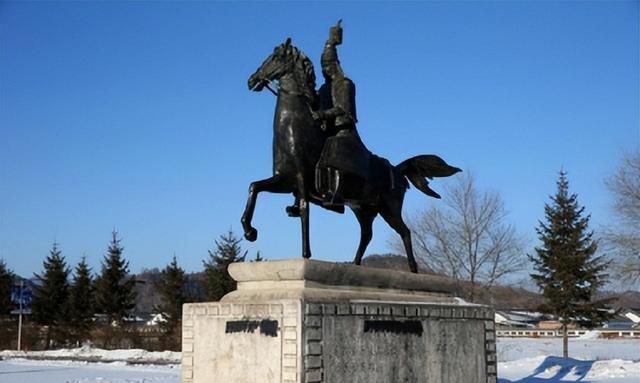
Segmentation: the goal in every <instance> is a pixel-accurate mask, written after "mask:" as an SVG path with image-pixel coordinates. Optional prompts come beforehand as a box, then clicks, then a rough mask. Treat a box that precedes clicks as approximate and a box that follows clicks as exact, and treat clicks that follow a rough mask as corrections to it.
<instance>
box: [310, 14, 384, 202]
mask: <svg viewBox="0 0 640 383" xmlns="http://www.w3.org/2000/svg"><path fill="white" fill-rule="evenodd" d="M340 44H342V27H341V26H340V21H339V22H338V24H337V25H336V26H334V27H331V29H330V31H329V39H328V40H327V42H326V43H325V46H324V50H323V52H322V57H321V63H322V74H323V76H324V78H325V83H324V84H323V85H322V86H321V87H320V90H319V91H318V100H319V110H317V111H315V112H313V117H314V119H315V120H317V121H319V122H321V123H322V129H323V130H324V131H325V132H327V133H328V134H329V138H327V141H326V143H325V145H324V148H323V150H322V154H321V156H320V160H319V161H318V165H317V167H316V189H317V190H318V191H319V192H320V193H321V194H322V196H323V200H324V204H326V205H329V206H331V205H343V204H344V200H343V195H342V190H341V187H342V185H341V184H342V183H343V178H344V176H345V175H349V178H352V177H354V176H355V177H358V178H360V179H362V180H364V179H366V178H367V175H368V171H369V158H370V156H371V153H370V152H369V151H368V150H367V149H366V147H365V146H364V144H363V143H362V140H361V139H360V136H359V135H358V131H357V130H356V122H357V121H358V120H357V117H356V102H355V99H356V87H355V85H354V84H353V82H352V81H351V80H350V79H349V78H348V77H346V76H345V75H344V72H343V71H342V68H341V67H340V61H339V60H338V52H337V49H336V46H337V45H340Z"/></svg>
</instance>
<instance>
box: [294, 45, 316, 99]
mask: <svg viewBox="0 0 640 383" xmlns="http://www.w3.org/2000/svg"><path fill="white" fill-rule="evenodd" d="M292 48H293V50H292V52H293V60H294V63H295V70H294V76H295V77H296V82H297V83H298V84H300V85H302V86H304V89H301V91H302V92H303V93H304V95H305V96H306V97H307V98H308V99H309V101H310V102H311V104H312V105H315V102H316V73H315V69H314V68H313V63H312V62H311V60H309V58H308V57H307V56H306V55H305V54H304V53H303V52H302V51H301V50H300V49H298V48H297V47H295V46H292Z"/></svg>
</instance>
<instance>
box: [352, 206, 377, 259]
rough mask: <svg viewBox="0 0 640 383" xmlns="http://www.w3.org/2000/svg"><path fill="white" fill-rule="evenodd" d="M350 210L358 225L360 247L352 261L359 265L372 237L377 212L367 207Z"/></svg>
mask: <svg viewBox="0 0 640 383" xmlns="http://www.w3.org/2000/svg"><path fill="white" fill-rule="evenodd" d="M351 210H353V213H354V214H355V215H356V218H357V219H358V223H359V224H360V245H358V251H356V257H355V258H354V260H353V263H355V264H356V265H359V264H360V262H362V256H363V255H364V252H365V250H366V249H367V246H369V242H371V238H372V237H373V230H372V226H373V220H374V219H375V218H376V215H378V212H377V211H376V209H375V208H373V207H369V206H364V207H362V206H361V207H353V208H352V209H351Z"/></svg>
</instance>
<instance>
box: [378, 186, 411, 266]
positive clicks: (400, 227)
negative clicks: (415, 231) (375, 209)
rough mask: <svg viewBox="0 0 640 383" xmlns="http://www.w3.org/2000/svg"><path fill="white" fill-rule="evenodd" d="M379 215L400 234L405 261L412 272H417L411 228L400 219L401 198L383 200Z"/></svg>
mask: <svg viewBox="0 0 640 383" xmlns="http://www.w3.org/2000/svg"><path fill="white" fill-rule="evenodd" d="M380 215H382V218H384V220H385V221H386V222H387V223H388V224H389V226H391V228H392V229H393V230H395V231H396V233H398V234H400V238H402V243H403V244H404V249H405V251H406V253H407V261H408V262H409V269H410V270H411V272H412V273H417V272H418V264H417V263H416V259H415V257H414V256H413V247H412V246H411V230H409V228H408V227H407V225H406V224H405V223H404V220H403V219H402V200H396V199H387V200H385V201H383V203H382V206H381V208H380Z"/></svg>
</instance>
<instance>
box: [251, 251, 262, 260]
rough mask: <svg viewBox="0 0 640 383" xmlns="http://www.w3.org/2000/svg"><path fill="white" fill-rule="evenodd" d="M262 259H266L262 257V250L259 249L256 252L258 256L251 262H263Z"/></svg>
mask: <svg viewBox="0 0 640 383" xmlns="http://www.w3.org/2000/svg"><path fill="white" fill-rule="evenodd" d="M262 261H264V258H262V256H261V255H260V251H258V252H257V253H256V257H255V258H254V259H253V260H252V261H251V262H262Z"/></svg>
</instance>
